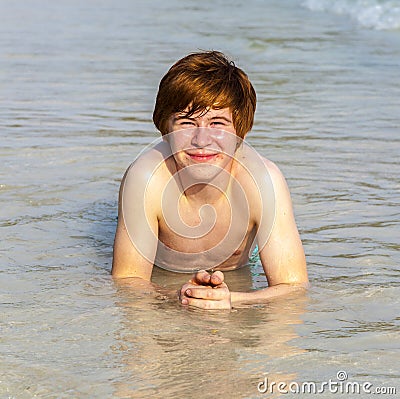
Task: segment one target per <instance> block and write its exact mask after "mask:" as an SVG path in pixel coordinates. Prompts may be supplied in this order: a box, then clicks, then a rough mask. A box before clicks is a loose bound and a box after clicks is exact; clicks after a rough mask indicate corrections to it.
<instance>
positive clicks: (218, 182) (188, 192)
mask: <svg viewBox="0 0 400 399" xmlns="http://www.w3.org/2000/svg"><path fill="white" fill-rule="evenodd" d="M231 168H232V166H230V168H229V170H226V169H220V170H219V171H218V173H217V174H216V175H215V176H213V177H212V178H211V179H209V180H208V179H206V178H203V179H201V180H198V181H197V182H196V181H194V179H193V176H191V175H189V173H188V174H186V173H185V170H184V169H183V170H181V171H180V173H179V181H180V186H181V189H182V193H183V195H184V196H185V197H186V199H187V201H188V202H190V203H192V204H194V205H197V206H202V205H204V204H216V203H217V202H218V201H219V200H221V199H223V198H226V194H227V192H228V190H229V187H230V184H231V180H232V175H231Z"/></svg>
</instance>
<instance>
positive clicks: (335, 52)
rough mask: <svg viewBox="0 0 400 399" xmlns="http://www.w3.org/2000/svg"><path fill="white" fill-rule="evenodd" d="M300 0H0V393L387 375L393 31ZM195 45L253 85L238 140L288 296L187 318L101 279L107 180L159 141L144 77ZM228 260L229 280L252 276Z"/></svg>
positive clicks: (243, 284) (215, 387) (228, 391)
mask: <svg viewBox="0 0 400 399" xmlns="http://www.w3.org/2000/svg"><path fill="white" fill-rule="evenodd" d="M300 3H303V2H300V1H297V0H283V1H269V2H260V1H257V0H249V1H247V2H246V3H243V2H241V1H238V0H233V1H231V2H230V5H229V12H227V8H226V7H227V6H226V3H225V2H221V1H214V2H213V3H212V5H211V3H210V2H207V1H206V2H202V3H199V2H198V1H194V0H193V1H192V0H190V1H187V2H184V4H183V3H182V2H177V1H175V0H173V1H170V2H161V1H159V0H151V1H146V2H144V1H143V2H132V1H128V0H118V1H114V2H112V1H110V0H104V1H102V2H94V1H92V0H88V1H85V2H79V1H77V0H71V1H62V0H60V1H57V2H40V6H39V2H38V1H37V0H29V1H25V2H23V3H22V2H13V1H11V0H0V50H1V54H2V56H1V57H0V76H1V77H2V78H3V79H2V80H1V83H0V86H1V94H0V115H1V118H0V137H1V146H0V165H1V167H0V209H1V211H0V238H1V239H0V256H1V268H0V287H1V288H0V301H1V321H0V323H1V325H0V328H1V339H0V356H1V364H0V376H1V377H0V397H5V398H8V397H16V398H19V399H20V398H22V399H24V398H32V397H40V398H54V397H57V398H71V397H74V398H75V397H76V398H88V397H97V398H104V397H121V398H130V397H132V398H133V397H137V398H145V397H150V396H152V397H188V396H193V397H199V398H200V397H201V398H203V397H207V395H208V397H216V396H218V397H221V398H231V397H232V398H237V397H240V398H257V397H266V395H261V394H259V393H258V392H257V383H259V382H260V380H262V379H263V378H264V376H265V375H268V376H270V378H271V379H276V380H277V381H285V380H288V381H293V380H295V381H298V382H301V381H310V380H311V381H326V380H328V379H329V378H334V377H335V376H336V373H337V372H338V371H339V370H345V371H347V373H348V374H349V379H350V378H351V379H352V380H358V381H370V382H371V383H373V384H374V385H375V386H379V385H387V386H396V384H397V381H398V379H399V372H398V356H399V332H398V331H399V315H398V309H399V297H400V295H399V272H398V265H399V263H400V258H399V253H400V252H399V240H398V237H399V205H400V198H399V193H400V190H399V188H400V179H399V176H400V165H399V162H398V158H399V156H398V148H399V137H398V136H399V135H398V129H399V117H398V110H399V108H400V80H399V74H398V71H399V60H400V40H399V32H398V31H396V30H393V31H376V30H368V29H362V28H360V27H359V26H358V25H357V24H356V23H354V22H353V21H351V20H349V19H348V18H345V17H343V16H340V15H334V14H329V13H319V12H318V13H314V12H312V11H310V10H308V9H306V8H305V7H302V6H300ZM314 3H315V2H314ZM345 4H346V5H349V4H350V2H345ZM360 4H361V2H359V4H358V7H361V6H360ZM388 4H389V2H388V1H385V5H388ZM199 48H203V49H217V50H222V51H225V52H226V53H228V54H231V55H232V57H233V58H234V59H235V60H236V61H237V64H238V65H239V66H241V67H243V68H244V69H245V70H246V71H247V72H248V74H249V76H250V78H251V80H252V81H253V82H254V85H255V88H256V90H257V93H258V100H259V102H258V107H257V113H256V122H255V125H254V129H253V131H252V132H251V134H250V135H249V137H248V140H249V142H250V144H251V145H253V146H254V147H255V148H256V149H257V150H259V151H260V152H261V153H262V154H263V155H265V156H266V157H268V158H270V159H271V160H273V161H275V162H276V163H277V164H278V165H279V166H280V168H281V169H282V171H283V172H284V174H285V175H286V176H287V179H288V183H289V186H290V189H291V193H292V198H293V202H294V207H295V213H296V218H297V222H298V225H299V228H300V233H301V236H302V239H303V243H304V247H305V251H306V255H307V260H308V267H309V276H310V279H311V284H312V288H311V290H310V291H309V293H308V294H307V295H305V296H300V297H291V298H287V299H280V300H276V301H273V302H270V303H268V304H266V305H265V306H262V307H260V306H257V307H250V308H241V309H235V310H234V311H233V312H230V313H217V314H216V313H205V312H201V311H196V310H190V309H189V310H188V309H183V308H181V307H180V306H178V305H177V303H175V302H174V301H172V300H165V299H161V298H157V297H154V296H152V295H150V294H146V295H145V294H138V293H137V292H132V290H130V289H129V288H127V287H123V286H120V285H118V284H116V283H114V282H113V281H112V279H111V278H110V275H109V271H110V262H111V256H112V253H111V252H112V242H113V235H114V231H115V225H116V217H117V193H118V187H119V182H120V179H121V176H122V175H123V172H124V170H125V169H126V168H127V167H128V165H129V164H130V162H132V160H133V159H134V158H135V156H136V155H137V154H138V153H139V152H140V150H141V149H142V148H143V147H144V146H145V145H146V144H148V143H151V142H152V141H153V140H154V138H155V137H157V133H156V132H155V129H154V127H153V125H152V122H151V112H152V107H153V104H154V96H155V92H156V90H157V85H158V81H159V78H160V77H161V76H162V75H163V74H164V73H165V72H166V70H167V68H168V67H169V66H170V65H171V64H172V63H173V62H174V61H175V60H176V59H178V58H180V57H181V56H183V55H185V54H187V53H188V52H191V51H196V50H197V49H199ZM245 270H246V269H243V270H242V271H240V272H235V273H232V274H228V275H227V280H228V283H229V285H230V286H231V287H232V288H234V289H254V288H259V287H263V286H265V285H266V281H265V277H264V276H263V275H262V270H261V266H260V264H259V263H258V262H257V261H254V262H253V263H252V265H251V267H250V268H249V269H247V271H246V272H245ZM155 277H156V280H157V282H158V283H159V284H160V285H162V286H165V287H166V288H174V287H176V288H177V286H179V284H180V283H181V282H182V279H186V276H182V275H179V276H177V275H175V274H169V275H167V274H165V272H162V271H159V272H157V273H156V276H155Z"/></svg>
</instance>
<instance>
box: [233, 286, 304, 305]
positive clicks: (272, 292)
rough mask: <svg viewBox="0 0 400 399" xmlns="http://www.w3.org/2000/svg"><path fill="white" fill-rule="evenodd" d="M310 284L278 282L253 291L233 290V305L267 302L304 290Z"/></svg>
mask: <svg viewBox="0 0 400 399" xmlns="http://www.w3.org/2000/svg"><path fill="white" fill-rule="evenodd" d="M307 288H308V284H278V285H274V286H271V287H267V288H263V289H261V290H257V291H251V292H231V303H232V306H238V305H251V304H257V303H265V302H267V301H268V300H270V299H274V298H277V297H280V296H284V295H289V294H291V293H294V292H302V291H303V292H304V291H306V289H307Z"/></svg>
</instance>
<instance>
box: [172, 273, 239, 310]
mask: <svg viewBox="0 0 400 399" xmlns="http://www.w3.org/2000/svg"><path fill="white" fill-rule="evenodd" d="M178 295H179V300H180V301H181V303H182V305H190V306H194V307H196V308H201V309H208V310H213V309H231V307H232V305H231V293H230V291H229V288H228V286H227V285H226V283H224V274H223V273H222V272H221V271H216V272H214V273H212V274H209V273H208V272H207V271H205V270H200V271H198V272H197V273H196V274H195V275H194V276H193V278H192V279H191V280H189V281H188V282H187V283H186V284H184V285H183V286H182V287H181V289H180V290H179V291H178Z"/></svg>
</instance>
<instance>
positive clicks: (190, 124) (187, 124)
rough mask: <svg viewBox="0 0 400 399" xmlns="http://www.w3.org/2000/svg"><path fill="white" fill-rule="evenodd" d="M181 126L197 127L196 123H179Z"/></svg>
mask: <svg viewBox="0 0 400 399" xmlns="http://www.w3.org/2000/svg"><path fill="white" fill-rule="evenodd" d="M179 125H181V126H185V125H186V126H194V125H195V123H194V122H192V121H180V122H179Z"/></svg>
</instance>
